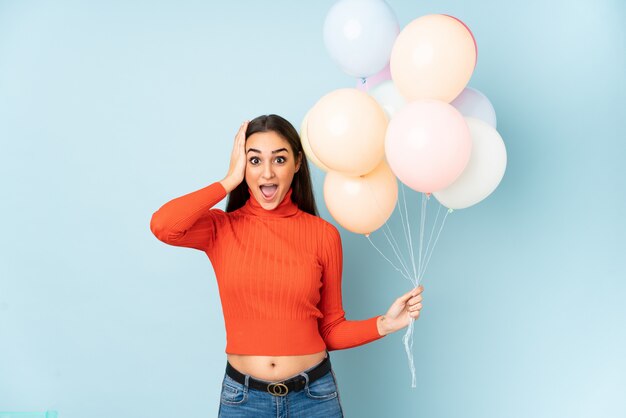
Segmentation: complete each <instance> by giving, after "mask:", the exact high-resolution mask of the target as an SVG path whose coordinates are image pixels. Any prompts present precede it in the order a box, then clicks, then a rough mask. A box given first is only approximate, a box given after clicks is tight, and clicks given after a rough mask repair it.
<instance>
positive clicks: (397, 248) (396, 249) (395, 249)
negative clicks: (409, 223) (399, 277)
mask: <svg viewBox="0 0 626 418" xmlns="http://www.w3.org/2000/svg"><path fill="white" fill-rule="evenodd" d="M365 183H366V184H367V186H368V187H369V189H370V192H371V193H372V196H373V197H374V201H375V202H376V207H377V208H378V212H379V213H380V215H381V216H385V214H384V213H383V211H382V208H381V207H380V203H379V202H378V199H377V198H376V193H374V191H373V190H372V185H371V184H370V182H369V181H368V180H367V179H366V180H365ZM396 207H397V201H396ZM394 210H395V208H394ZM383 226H384V228H385V229H386V230H387V231H388V232H389V235H388V234H387V232H385V229H382V232H383V234H384V235H385V238H387V242H388V243H389V245H390V246H391V249H392V250H393V252H394V254H395V256H396V258H397V259H398V261H399V262H400V264H401V265H402V268H404V271H405V273H406V276H405V277H407V278H408V280H409V281H410V282H411V283H413V280H411V278H410V277H409V276H410V275H411V274H410V273H409V269H408V267H407V263H406V262H405V261H404V257H403V254H402V251H401V250H400V246H399V245H398V241H397V240H396V238H395V236H394V234H393V231H392V230H391V228H390V227H389V225H388V223H387V222H386V221H385V223H384V224H383ZM389 236H391V239H389ZM392 241H393V242H392ZM370 242H371V241H370ZM394 244H395V245H394ZM379 252H380V250H379ZM381 255H382V252H381ZM385 259H387V258H386V257H385ZM387 260H388V259H387ZM392 265H393V263H392ZM394 268H397V267H395V266H394Z"/></svg>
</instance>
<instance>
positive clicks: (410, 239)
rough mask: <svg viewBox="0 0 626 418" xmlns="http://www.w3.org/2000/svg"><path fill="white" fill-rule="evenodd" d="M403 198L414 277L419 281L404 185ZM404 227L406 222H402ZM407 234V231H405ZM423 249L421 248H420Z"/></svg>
mask: <svg viewBox="0 0 626 418" xmlns="http://www.w3.org/2000/svg"><path fill="white" fill-rule="evenodd" d="M402 200H403V202H404V211H405V214H406V221H407V230H408V232H409V238H408V241H409V252H410V253H411V263H412V264H413V277H415V282H414V284H415V283H416V282H418V277H417V271H416V270H415V251H414V250H413V238H412V237H411V224H410V223H409V212H408V211H407V209H406V199H405V197H404V187H402ZM402 227H403V229H404V223H403V224H402ZM405 234H406V232H405ZM420 251H421V250H420Z"/></svg>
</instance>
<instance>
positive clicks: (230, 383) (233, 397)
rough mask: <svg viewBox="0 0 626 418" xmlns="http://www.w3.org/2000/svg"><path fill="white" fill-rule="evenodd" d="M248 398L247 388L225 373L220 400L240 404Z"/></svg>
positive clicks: (229, 403) (225, 402) (224, 402)
mask: <svg viewBox="0 0 626 418" xmlns="http://www.w3.org/2000/svg"><path fill="white" fill-rule="evenodd" d="M247 400H248V388H247V387H246V386H245V385H242V384H241V383H239V382H237V381H236V380H234V379H232V378H231V377H230V376H228V375H225V376H224V380H223V381H222V392H221V394H220V402H222V403H223V404H225V405H242V404H243V403H245V402H246V401H247Z"/></svg>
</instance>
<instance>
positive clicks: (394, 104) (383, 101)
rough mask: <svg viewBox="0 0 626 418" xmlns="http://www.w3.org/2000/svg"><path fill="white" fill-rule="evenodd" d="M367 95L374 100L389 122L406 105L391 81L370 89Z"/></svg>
mask: <svg viewBox="0 0 626 418" xmlns="http://www.w3.org/2000/svg"><path fill="white" fill-rule="evenodd" d="M368 93H369V95H370V96H372V97H373V98H374V99H376V101H377V102H378V104H379V105H380V106H381V107H382V108H383V110H384V111H385V114H386V115H387V119H389V120H391V118H392V117H393V115H394V114H395V113H396V112H397V111H398V110H400V109H402V108H403V107H404V105H405V104H406V100H404V97H402V95H401V94H400V92H398V89H397V88H396V86H395V84H393V81H391V80H388V81H383V82H382V83H380V84H379V85H377V86H376V87H372V88H371V89H370V90H369V91H368Z"/></svg>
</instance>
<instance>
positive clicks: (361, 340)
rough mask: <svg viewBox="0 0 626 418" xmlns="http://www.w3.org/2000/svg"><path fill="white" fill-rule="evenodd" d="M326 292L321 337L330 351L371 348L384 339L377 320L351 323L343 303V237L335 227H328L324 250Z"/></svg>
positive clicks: (320, 327) (320, 328) (324, 286)
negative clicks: (364, 345)
mask: <svg viewBox="0 0 626 418" xmlns="http://www.w3.org/2000/svg"><path fill="white" fill-rule="evenodd" d="M322 264H323V266H322V267H323V272H322V288H321V297H320V302H319V304H318V307H319V309H320V312H321V313H322V314H323V317H322V318H320V319H319V320H318V325H319V330H320V335H321V336H322V338H323V339H324V342H325V343H326V348H327V349H328V350H329V351H330V350H342V349H346V348H351V347H356V346H359V345H363V344H367V343H369V342H372V341H375V340H378V339H380V338H383V337H384V336H383V335H380V334H379V333H378V327H377V325H376V321H377V319H378V317H379V316H381V315H377V316H375V317H373V318H369V319H364V320H356V321H349V320H346V318H345V312H344V310H343V306H342V299H341V275H342V270H343V250H342V248H341V235H339V231H338V230H337V228H336V227H335V226H334V225H332V224H330V223H329V224H327V228H326V232H325V234H324V242H323V248H322Z"/></svg>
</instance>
